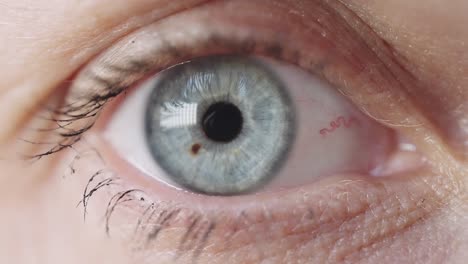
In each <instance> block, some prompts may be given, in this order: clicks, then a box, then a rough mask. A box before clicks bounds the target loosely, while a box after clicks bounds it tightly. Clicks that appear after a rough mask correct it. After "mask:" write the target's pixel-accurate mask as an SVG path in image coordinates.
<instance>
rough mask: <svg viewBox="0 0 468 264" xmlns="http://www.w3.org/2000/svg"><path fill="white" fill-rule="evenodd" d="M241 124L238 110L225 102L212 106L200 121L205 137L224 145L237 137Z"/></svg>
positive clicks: (241, 119)
mask: <svg viewBox="0 0 468 264" xmlns="http://www.w3.org/2000/svg"><path fill="white" fill-rule="evenodd" d="M243 122H244V121H243V118H242V113H241V111H240V110H239V108H237V106H235V105H233V104H231V103H226V102H219V103H215V104H212V105H211V106H210V107H209V108H208V110H207V111H206V112H205V114H204V115H203V119H202V125H203V131H204V132H205V134H206V136H207V137H208V138H209V139H211V140H213V141H216V142H225V143H227V142H230V141H232V140H234V139H235V138H236V137H237V136H239V134H240V132H241V130H242V125H243Z"/></svg>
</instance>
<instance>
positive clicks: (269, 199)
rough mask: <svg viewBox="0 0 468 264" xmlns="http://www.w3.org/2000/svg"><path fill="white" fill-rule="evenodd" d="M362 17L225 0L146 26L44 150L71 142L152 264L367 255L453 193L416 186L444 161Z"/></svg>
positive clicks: (97, 77)
mask: <svg viewBox="0 0 468 264" xmlns="http://www.w3.org/2000/svg"><path fill="white" fill-rule="evenodd" d="M253 6H255V8H253ZM238 10H242V11H243V12H238ZM346 10H347V9H346V8H345V7H343V6H341V5H340V4H338V3H335V2H333V1H329V2H320V1H313V2H310V3H303V2H298V1H297V2H291V3H289V4H288V3H286V2H285V3H282V2H273V1H259V2H256V3H255V5H254V4H253V2H252V1H250V2H249V1H219V2H213V3H208V4H206V5H202V6H199V7H197V8H193V9H190V10H187V11H184V12H180V13H177V14H174V15H171V16H169V17H167V18H165V19H162V20H160V21H158V22H155V23H154V24H152V25H149V26H146V27H143V28H141V29H140V30H138V31H136V32H133V33H131V34H129V35H128V36H126V37H124V38H122V39H121V40H119V41H118V42H117V43H115V44H114V45H113V46H112V47H110V48H109V49H108V50H106V51H105V52H103V53H102V54H101V55H99V56H98V57H96V58H95V59H93V60H92V61H91V62H90V63H88V64H87V65H85V66H84V67H83V68H82V69H81V70H80V71H79V72H78V73H77V74H76V76H74V77H73V79H72V81H71V82H70V83H69V85H68V86H67V87H66V88H64V89H66V91H65V92H64V93H65V96H63V98H61V99H63V101H60V102H59V103H57V104H58V105H59V107H57V108H54V109H52V110H51V111H46V113H48V114H49V115H50V116H49V117H50V118H47V119H48V120H50V121H51V122H47V125H46V126H45V128H43V129H42V130H41V131H39V133H42V135H46V136H44V138H45V141H44V144H39V145H38V150H36V151H35V154H34V155H32V157H35V158H40V157H43V156H44V155H49V154H52V153H55V152H60V154H62V152H61V151H62V150H64V149H66V150H69V151H68V152H67V153H63V154H69V155H71V156H69V157H66V158H69V159H70V172H71V174H72V175H71V176H73V178H75V179H77V180H78V181H80V182H81V184H82V185H83V191H82V193H80V194H79V196H78V195H77V197H79V198H78V199H79V200H81V204H80V205H82V206H83V208H84V210H85V215H86V216H87V217H88V218H97V219H98V220H100V219H101V217H103V219H104V221H103V222H104V223H101V224H102V225H104V226H105V229H106V231H107V232H108V234H109V235H110V236H111V237H112V238H116V239H122V240H123V241H125V242H127V243H128V245H129V247H130V248H132V249H133V250H134V252H135V257H136V258H142V259H144V260H145V261H148V262H151V261H160V262H173V261H176V260H177V261H181V262H183V261H190V260H193V259H198V260H200V261H203V262H208V263H216V262H221V261H224V262H226V261H227V262H229V261H231V262H232V260H230V259H236V260H235V261H234V262H254V263H257V262H260V261H261V260H267V261H272V262H294V260H303V261H304V262H308V261H317V262H320V261H323V260H325V259H328V260H331V261H332V262H333V261H335V260H336V261H342V260H344V259H345V258H351V259H352V258H353V257H354V258H358V256H353V252H355V251H360V250H373V249H372V247H373V246H374V245H377V244H378V243H379V242H380V241H382V240H385V239H387V238H389V237H391V236H392V235H394V234H396V233H398V232H404V231H405V230H407V229H408V228H409V227H411V226H413V225H415V224H416V223H418V221H420V220H421V219H424V218H425V217H426V216H427V214H428V213H429V209H430V208H431V206H435V204H437V202H438V199H439V197H442V196H444V194H443V193H440V194H439V196H435V197H433V198H432V199H433V200H431V201H426V200H424V199H425V197H427V193H428V192H431V188H430V187H429V186H421V185H417V184H414V181H416V180H413V182H411V181H405V180H404V179H405V178H413V174H421V175H418V176H420V177H421V179H424V178H425V177H426V178H427V177H429V176H426V175H425V172H427V171H430V170H431V167H430V164H425V163H422V162H421V161H422V160H423V158H422V157H421V156H422V154H425V152H424V148H425V147H427V146H426V145H425V144H424V143H421V142H418V141H415V142H413V140H414V139H416V138H417V137H415V136H414V134H416V133H422V132H421V131H424V130H425V129H426V128H425V126H424V118H422V117H421V116H420V114H419V113H418V112H417V111H416V109H415V107H413V106H412V105H411V101H410V100H409V99H408V98H407V97H406V95H405V94H404V92H402V89H401V86H408V85H413V83H412V80H411V78H405V76H407V73H405V71H404V70H403V69H401V68H400V67H398V64H397V63H395V62H394V57H393V54H392V53H391V51H390V50H388V49H387V48H386V46H385V45H384V43H382V42H380V41H379V39H378V37H377V36H375V35H373V33H372V32H371V31H369V30H368V29H366V28H365V25H364V24H363V22H362V21H359V20H358V19H357V18H356V17H353V16H352V13H351V12H349V11H346ZM292 11H295V12H292ZM278 18H284V19H278ZM405 74H406V75H405ZM49 110H50V109H49ZM227 120H229V122H226V121H227ZM226 128H229V129H226ZM28 142H31V140H29V141H28ZM41 142H42V141H41ZM409 142H412V143H409ZM408 149H410V151H408ZM414 149H422V151H421V152H423V153H419V152H415V151H413V150H414ZM43 150H44V151H43ZM65 156H66V155H65ZM427 175H430V173H427ZM410 176H411V177H410ZM423 200H424V201H423ZM421 201H423V202H421ZM420 203H425V207H424V206H420ZM328 248H333V249H334V252H329V250H328Z"/></svg>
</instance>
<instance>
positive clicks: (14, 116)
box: [0, 0, 468, 264]
mask: <svg viewBox="0 0 468 264" xmlns="http://www.w3.org/2000/svg"><path fill="white" fill-rule="evenodd" d="M201 2H203V1H202V0H139V1H130V0H83V1H73V0H67V1H64V0H54V1H43V0H0V39H1V41H0V42H1V44H0V69H1V71H0V113H2V115H1V116H0V121H1V122H0V123H1V124H2V125H1V126H0V148H1V153H2V155H3V156H2V157H4V155H6V154H11V153H17V152H18V151H19V150H18V149H16V148H17V146H16V145H15V144H11V143H12V142H15V140H16V139H17V137H18V135H19V134H21V131H22V129H24V126H25V125H26V124H27V123H28V121H30V119H31V118H32V116H33V115H34V114H35V113H36V112H37V111H38V109H39V107H40V106H41V103H42V102H44V100H45V98H47V97H49V96H50V95H51V94H54V93H56V91H57V87H59V86H60V85H61V84H62V83H63V82H64V80H67V79H70V78H72V76H73V74H74V73H75V72H76V71H77V70H79V69H80V68H81V67H83V66H84V65H85V64H86V63H87V62H89V61H91V60H92V59H93V58H94V57H95V56H96V55H97V54H99V53H101V52H104V51H105V50H106V49H108V48H109V47H110V46H112V44H114V43H115V42H117V41H118V40H119V39H121V38H122V37H123V36H126V35H128V34H130V33H131V32H133V31H135V30H137V29H140V28H143V27H145V26H147V25H149V24H151V23H154V22H155V21H158V20H162V19H165V18H168V17H171V16H172V14H175V13H178V12H180V11H181V10H183V9H184V10H187V11H190V9H191V8H193V7H194V6H196V5H199V4H201ZM251 2H252V3H253V2H254V1H251ZM272 2H273V1H272ZM291 2H300V1H299V0H298V1H291ZM305 2H307V1H305ZM342 2H343V3H344V4H345V5H346V6H347V7H348V8H349V9H350V10H352V11H353V12H355V13H356V14H357V16H359V17H360V18H361V19H362V20H363V21H364V22H365V23H366V24H368V25H369V27H370V28H371V29H372V30H373V31H374V32H376V33H377V35H378V36H379V37H380V38H382V39H383V40H385V41H386V42H387V43H388V44H389V45H391V46H392V47H393V49H394V50H396V51H397V52H398V53H399V54H400V55H401V56H404V57H405V59H404V60H401V61H400V63H401V64H402V65H403V67H405V68H406V69H409V71H410V72H411V75H412V76H413V77H414V78H415V79H416V80H417V83H418V84H419V85H418V86H417V87H416V86H412V88H408V89H407V91H406V92H407V93H408V94H410V95H412V100H410V101H411V102H412V103H414V104H415V105H417V106H414V105H413V106H412V107H409V108H407V109H410V110H413V109H417V111H415V112H417V114H415V115H417V116H418V117H420V119H419V120H424V122H423V121H421V122H422V123H423V125H422V126H420V127H421V128H420V129H415V128H414V126H411V125H406V126H399V125H395V126H394V127H392V129H395V130H397V131H399V132H402V133H404V134H405V135H406V136H407V137H408V138H410V139H411V140H412V141H413V142H414V144H415V145H417V146H418V149H420V150H421V152H422V154H423V155H424V156H425V157H426V158H427V159H428V160H429V163H430V164H431V166H432V167H431V168H430V169H428V170H419V171H416V172H412V173H408V174H405V175H404V177H401V178H399V180H397V182H386V181H385V180H383V182H382V184H381V186H382V188H381V189H383V190H385V194H382V193H379V192H378V190H376V196H377V199H376V200H377V202H376V203H377V204H376V205H375V206H372V203H371V201H368V202H367V205H368V207H369V208H370V207H372V210H370V209H369V208H367V207H366V208H364V209H363V210H364V211H365V212H368V213H369V214H366V215H363V216H365V217H355V218H354V219H348V218H347V217H344V218H343V221H342V222H340V223H341V225H338V226H333V225H331V226H332V227H330V226H319V225H317V226H311V227H308V228H309V229H307V228H306V229H305V231H304V233H302V234H301V237H300V239H299V240H300V241H301V242H300V243H298V242H297V239H296V240H295V238H294V237H293V236H289V237H288V236H287V235H284V237H274V238H272V241H266V239H265V241H266V242H265V241H263V240H261V239H260V242H258V241H255V240H245V239H244V240H241V243H244V244H243V245H241V246H239V247H237V248H227V249H226V248H225V251H226V252H224V251H223V250H222V249H221V250H220V249H213V250H211V251H210V249H208V250H204V251H203V252H202V253H201V255H200V256H198V258H199V259H198V261H199V262H201V263H258V259H256V260H255V258H253V257H252V255H253V253H252V254H250V253H251V251H250V250H252V252H253V251H255V252H258V249H259V248H260V250H262V251H263V252H266V253H265V255H262V258H265V259H268V256H274V257H272V258H271V259H268V260H269V261H271V262H273V263H283V262H286V263H310V262H309V261H311V260H315V261H316V262H317V263H323V262H326V261H329V262H332V263H335V262H343V263H345V262H347V261H348V262H359V263H377V262H378V263H466V261H467V259H468V253H467V252H468V228H467V226H468V196H467V193H468V190H467V189H468V173H467V171H468V144H467V142H468V128H467V122H468V120H467V118H468V106H467V102H468V88H467V87H468V55H467V54H468V27H466V25H468V17H467V16H466V14H467V12H468V1H464V0H453V1H442V0H439V1H437V0H430V1H427V0H424V1H423V0H412V1H407V0H394V1H377V0H351V1H342ZM291 8H294V7H291ZM291 11H298V10H291ZM174 21H175V20H174ZM180 23H183V22H180ZM344 89H345V88H344ZM344 93H345V94H346V90H345V91H344ZM353 99H355V100H357V101H359V99H356V98H353ZM376 100H378V98H377V99H376ZM367 110H369V112H370V113H372V115H373V116H374V117H377V118H379V119H382V120H383V119H385V120H387V121H385V122H384V123H385V124H398V122H397V119H398V118H401V116H399V115H398V114H390V111H389V109H381V110H379V109H376V107H375V106H374V107H373V106H370V107H369V109H367ZM410 110H408V111H410ZM392 121H394V122H392ZM67 162H69V160H65V159H62V156H61V155H50V156H48V157H45V158H44V159H42V160H41V161H40V162H36V163H33V164H29V163H28V164H25V163H24V162H23V161H19V160H18V161H11V159H10V162H3V161H2V162H1V163H0V208H1V213H0V234H2V235H1V236H0V263H21V264H23V263H24V264H27V263H52V264H54V263H123V264H125V263H132V260H131V257H130V256H129V255H130V254H127V252H128V251H129V249H128V248H129V247H128V245H127V244H125V243H124V242H122V241H120V240H117V239H115V240H114V239H109V238H108V237H106V236H105V233H104V232H103V231H102V226H99V225H94V224H93V222H92V221H89V222H86V223H83V217H82V212H81V211H79V210H77V208H76V207H75V206H74V205H76V197H71V195H70V194H71V193H80V192H82V189H83V186H82V182H80V181H77V183H75V182H74V181H73V180H69V181H68V180H67V181H66V180H63V179H62V178H61V177H60V176H58V175H61V172H57V173H56V172H55V171H57V170H60V168H63V167H66V166H67V164H68V163H67ZM65 163H67V164H65ZM56 168H57V169H56ZM379 186H380V185H379ZM408 186H410V187H408ZM406 187H408V189H407V191H408V193H410V194H411V195H409V196H406V193H400V191H401V190H402V189H405V188H406ZM314 188H316V187H314ZM305 192H308V189H307V190H305ZM361 192H362V190H361ZM310 193H313V192H312V191H310ZM331 195H333V194H331ZM351 195H353V194H351ZM389 196H391V197H389ZM259 199H263V198H259ZM265 200H267V198H265ZM265 203H266V202H265ZM395 203H398V206H397V205H395ZM422 204H424V206H423V205H422ZM364 207H365V206H364ZM396 207H398V208H399V210H396V213H389V212H390V211H391V210H392V209H395V208H396ZM401 208H405V209H404V210H402V209H401ZM347 209H348V211H349V210H352V209H350V206H348V208H347ZM317 210H319V209H317ZM323 214H324V215H327V214H331V215H330V217H331V218H333V217H335V218H336V217H337V218H339V217H340V216H336V215H333V212H329V211H327V212H326V213H325V212H323ZM395 214H396V215H395ZM392 217H394V218H392ZM91 218H92V217H91ZM96 218H99V217H98V216H96ZM391 219H396V220H395V221H394V222H392V221H391ZM398 219H400V220H401V219H405V220H402V221H403V222H404V223H405V224H403V225H404V227H402V226H401V225H399V224H398ZM386 221H388V222H386ZM407 223H410V224H408V226H407V225H406V224H407ZM259 226H260V227H259V228H261V225H260V224H259ZM384 229H385V231H382V232H383V235H381V236H372V235H369V234H374V233H379V232H381V230H384ZM259 230H263V231H264V230H265V229H259ZM258 232H260V231H258ZM317 232H319V233H320V234H323V236H314V235H313V234H316V233H317ZM175 233H176V232H175V231H174V234H172V233H170V232H169V233H167V234H165V236H166V237H167V241H168V242H167V245H165V248H164V249H159V248H157V249H154V250H151V251H148V252H149V253H148V252H146V254H149V255H150V256H149V257H148V258H150V259H152V263H158V262H156V261H157V260H164V261H161V262H162V263H170V261H165V258H164V257H158V256H159V255H158V254H161V256H162V255H163V253H167V252H171V251H176V250H177V247H178V244H177V241H176V239H172V240H171V236H172V237H175V236H176V235H177V234H175ZM4 234H6V235H4ZM216 235H218V233H215V234H213V236H216ZM324 237H332V240H333V237H339V238H342V239H343V240H341V243H340V240H339V239H335V240H334V242H329V241H327V240H326V239H324ZM214 239H218V241H220V240H222V238H214ZM280 241H281V243H280ZM257 242H258V243H257ZM301 243H302V244H301ZM302 245H304V246H302ZM236 250H237V251H236ZM312 251H313V252H316V254H315V255H314V254H310V252H312ZM257 257H258V256H257ZM142 258H143V257H141V256H139V259H140V260H141V259H142ZM226 259H229V261H231V262H226ZM190 260H191V259H190V258H187V259H184V258H181V259H180V261H181V262H184V261H186V262H189V261H190ZM137 263H141V262H137ZM268 263H270V262H268Z"/></svg>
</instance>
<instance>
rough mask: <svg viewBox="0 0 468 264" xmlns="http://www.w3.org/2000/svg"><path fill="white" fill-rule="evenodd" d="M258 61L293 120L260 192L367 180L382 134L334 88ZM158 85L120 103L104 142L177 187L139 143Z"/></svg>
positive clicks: (384, 144) (380, 156) (383, 146)
mask: <svg viewBox="0 0 468 264" xmlns="http://www.w3.org/2000/svg"><path fill="white" fill-rule="evenodd" d="M260 60H261V61H263V62H264V63H265V64H266V65H268V67H270V68H271V69H272V70H273V71H274V72H275V73H276V74H277V76H278V77H279V78H280V79H281V80H282V81H283V82H284V84H285V86H286V88H287V90H288V92H289V93H290V96H291V98H292V102H293V103H294V104H295V108H296V114H297V117H296V122H297V128H296V129H297V131H296V138H295V139H294V145H293V146H292V148H291V152H290V153H289V155H288V156H287V161H286V162H285V165H284V166H283V168H282V169H281V170H280V171H279V172H278V173H277V174H276V175H275V176H273V180H272V181H271V182H270V183H268V184H267V185H266V186H265V187H264V188H265V189H268V188H272V187H273V188H282V187H291V186H300V185H304V184H309V183H311V182H312V181H314V180H317V179H318V178H319V177H326V176H329V175H333V174H338V173H363V174H367V173H370V172H371V171H372V170H373V169H374V168H375V167H376V166H378V165H379V163H380V162H383V161H384V159H385V158H386V157H387V155H388V153H389V150H390V149H391V147H392V144H391V143H392V141H391V139H392V137H391V136H390V132H389V129H388V128H385V127H384V126H382V125H380V124H378V123H377V122H375V121H374V120H372V119H371V118H369V117H367V116H365V115H364V114H363V113H361V112H360V111H359V110H358V109H357V108H356V107H355V106H354V105H353V104H352V103H351V102H349V101H348V99H346V98H345V97H344V96H343V95H341V94H340V93H338V92H337V90H336V89H335V88H333V87H331V86H330V85H329V84H327V83H326V82H323V81H322V80H320V79H318V78H317V77H315V76H314V75H312V74H310V73H307V72H305V71H304V70H302V69H300V68H298V67H296V66H293V65H288V64H285V63H281V62H277V61H273V60H270V59H264V58H261V59H260ZM158 81H159V75H156V76H155V77H154V78H152V79H150V80H148V81H146V82H145V83H143V84H142V85H141V87H139V88H137V89H136V90H135V91H134V92H133V93H131V94H130V95H129V96H128V97H127V98H125V99H124V100H123V102H122V104H121V105H120V106H119V107H118V109H116V111H115V112H114V113H113V114H112V117H111V120H110V122H109V123H108V125H107V127H106V129H105V132H104V136H105V138H106V139H107V141H108V142H109V143H111V144H112V147H113V149H114V150H115V151H117V152H118V155H119V156H121V157H122V158H123V159H125V160H126V161H128V162H129V163H130V164H131V165H132V166H134V167H135V168H137V169H138V170H140V171H142V172H143V173H145V174H147V175H149V176H151V177H153V178H155V179H156V180H159V181H162V182H164V183H166V184H169V185H172V186H177V185H176V184H175V183H174V182H173V181H171V179H170V177H169V176H168V175H166V174H165V172H164V171H163V170H162V169H161V168H159V167H158V164H157V163H156V162H155V160H154V159H153V157H152V155H151V153H150V150H149V147H148V144H147V143H146V138H145V124H144V122H145V111H146V106H147V103H148V98H149V95H150V93H151V91H152V89H153V88H154V87H155V86H156V84H157V82H158ZM340 117H341V120H340ZM351 120H352V121H351ZM343 121H345V122H346V123H347V124H348V125H349V126H348V127H347V126H345V124H344V123H343ZM332 122H335V123H336V124H338V123H339V125H340V127H338V128H335V129H334V131H333V132H324V131H325V129H328V131H331V130H333V129H332V127H333V125H332ZM321 132H322V133H321Z"/></svg>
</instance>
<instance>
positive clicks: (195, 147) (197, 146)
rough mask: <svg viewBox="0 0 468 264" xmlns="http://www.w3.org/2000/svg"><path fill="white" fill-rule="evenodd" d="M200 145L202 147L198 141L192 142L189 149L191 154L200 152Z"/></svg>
mask: <svg viewBox="0 0 468 264" xmlns="http://www.w3.org/2000/svg"><path fill="white" fill-rule="evenodd" d="M201 147H202V146H201V145H200V144H198V143H197V144H193V145H192V149H191V151H192V154H193V155H198V153H199V152H200V149H201Z"/></svg>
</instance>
